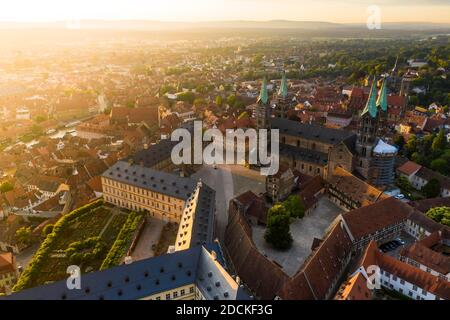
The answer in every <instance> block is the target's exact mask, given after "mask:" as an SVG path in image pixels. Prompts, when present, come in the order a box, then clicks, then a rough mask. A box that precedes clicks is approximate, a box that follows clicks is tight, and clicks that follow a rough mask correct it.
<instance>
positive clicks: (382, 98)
mask: <svg viewBox="0 0 450 320" xmlns="http://www.w3.org/2000/svg"><path fill="white" fill-rule="evenodd" d="M386 91H387V89H386V79H384V80H383V84H382V85H381V91H380V95H379V96H378V100H377V107H381V110H383V111H385V112H386V111H387V106H388V103H387V92H386Z"/></svg>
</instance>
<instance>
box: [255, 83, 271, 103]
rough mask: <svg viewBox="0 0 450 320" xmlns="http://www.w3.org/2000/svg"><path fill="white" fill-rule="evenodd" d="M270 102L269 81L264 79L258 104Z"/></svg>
mask: <svg viewBox="0 0 450 320" xmlns="http://www.w3.org/2000/svg"><path fill="white" fill-rule="evenodd" d="M268 101H269V94H268V93H267V80H266V78H265V77H264V80H263V82H262V85H261V91H260V93H259V97H258V101H257V102H258V103H263V104H267V102H268Z"/></svg>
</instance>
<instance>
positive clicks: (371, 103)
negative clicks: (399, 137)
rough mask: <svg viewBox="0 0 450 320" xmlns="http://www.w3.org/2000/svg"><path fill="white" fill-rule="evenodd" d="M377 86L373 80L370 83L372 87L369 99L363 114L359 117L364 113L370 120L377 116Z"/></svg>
mask: <svg viewBox="0 0 450 320" xmlns="http://www.w3.org/2000/svg"><path fill="white" fill-rule="evenodd" d="M376 99H377V86H376V81H375V78H374V79H373V82H372V87H371V88H370V94H369V99H367V103H366V106H365V107H364V110H363V112H362V113H361V116H363V115H365V114H366V113H369V114H370V116H371V117H372V118H375V117H376V116H377V101H376Z"/></svg>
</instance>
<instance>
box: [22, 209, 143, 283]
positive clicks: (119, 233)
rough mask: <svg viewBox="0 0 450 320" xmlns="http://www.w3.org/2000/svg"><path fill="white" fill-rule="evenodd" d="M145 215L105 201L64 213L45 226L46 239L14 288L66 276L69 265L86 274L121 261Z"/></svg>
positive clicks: (47, 281)
mask: <svg viewBox="0 0 450 320" xmlns="http://www.w3.org/2000/svg"><path fill="white" fill-rule="evenodd" d="M143 217H144V216H143V214H138V213H134V212H124V211H120V210H117V209H114V208H111V207H108V206H106V205H104V204H103V201H102V200H98V201H96V202H93V203H90V204H88V205H86V206H84V207H81V208H78V209H76V210H75V211H72V212H71V213H69V214H67V215H65V216H63V217H62V218H61V219H59V220H58V222H56V223H55V225H54V226H52V225H50V226H48V227H46V229H45V232H44V233H45V236H46V238H45V240H44V241H43V242H42V244H41V246H40V248H39V249H38V251H37V252H36V254H35V256H34V257H33V259H32V261H31V262H30V264H29V266H28V268H27V269H26V270H25V271H24V272H23V273H22V275H21V277H20V278H19V281H18V282H17V284H16V286H15V287H14V291H18V290H22V289H26V288H30V287H34V286H38V285H42V284H45V283H49V282H53V281H58V280H62V279H65V278H66V277H67V276H68V275H67V273H66V271H67V267H68V266H70V265H78V266H79V267H80V269H81V272H82V273H86V272H92V271H97V270H100V269H105V268H107V267H112V266H114V265H118V264H120V263H121V260H122V258H123V256H124V255H125V254H126V251H127V249H128V247H129V246H130V244H131V241H132V238H133V235H134V231H135V230H136V229H137V227H138V226H139V225H140V222H141V221H142V220H143Z"/></svg>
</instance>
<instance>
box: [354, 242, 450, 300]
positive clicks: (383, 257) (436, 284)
mask: <svg viewBox="0 0 450 320" xmlns="http://www.w3.org/2000/svg"><path fill="white" fill-rule="evenodd" d="M361 264H362V265H363V266H364V267H365V268H367V267H368V266H369V265H378V266H379V267H380V269H382V270H384V271H387V272H389V273H390V274H392V275H396V276H397V277H399V278H400V279H403V280H405V281H407V282H409V283H412V284H414V285H416V286H417V287H419V288H422V289H424V290H426V291H427V292H431V293H432V294H434V295H437V296H438V297H439V298H442V299H445V300H449V299H450V282H448V281H446V280H443V279H441V278H439V277H436V276H433V275H432V274H430V273H428V272H425V271H423V270H421V269H419V268H416V267H413V266H412V265H409V264H407V263H404V262H402V261H399V260H397V259H395V258H393V257H391V256H389V255H387V254H384V253H382V252H381V251H380V250H379V249H378V247H377V245H376V243H375V241H371V243H370V244H369V245H368V246H367V249H366V252H365V256H364V259H363V261H362V263H361Z"/></svg>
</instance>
